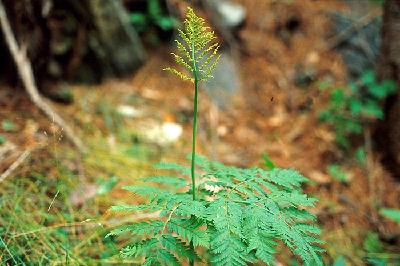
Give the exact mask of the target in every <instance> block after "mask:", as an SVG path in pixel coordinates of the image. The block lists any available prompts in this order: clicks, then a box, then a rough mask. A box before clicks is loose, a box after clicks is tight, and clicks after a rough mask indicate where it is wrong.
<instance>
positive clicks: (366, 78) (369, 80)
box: [361, 71, 375, 86]
mask: <svg viewBox="0 0 400 266" xmlns="http://www.w3.org/2000/svg"><path fill="white" fill-rule="evenodd" d="M361 81H362V82H363V84H364V85H367V86H371V85H373V84H375V74H374V72H372V71H366V72H364V73H363V74H362V76H361Z"/></svg>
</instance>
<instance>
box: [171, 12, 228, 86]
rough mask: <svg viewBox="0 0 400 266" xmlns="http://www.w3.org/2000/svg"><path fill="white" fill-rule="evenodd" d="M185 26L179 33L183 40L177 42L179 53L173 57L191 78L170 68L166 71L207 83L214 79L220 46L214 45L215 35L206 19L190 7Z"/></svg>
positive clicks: (186, 78) (185, 78) (184, 78)
mask: <svg viewBox="0 0 400 266" xmlns="http://www.w3.org/2000/svg"><path fill="white" fill-rule="evenodd" d="M183 24H184V29H183V30H179V31H178V32H179V36H180V38H181V40H175V42H176V46H177V49H178V53H177V54H176V53H172V55H173V57H174V60H175V62H176V63H177V64H178V65H180V66H182V67H183V68H185V69H186V70H187V71H188V72H189V73H190V74H191V77H189V76H188V75H186V74H184V73H182V72H181V71H179V70H177V69H175V68H171V67H168V68H165V69H164V70H166V71H169V72H171V73H172V74H174V75H177V76H178V77H180V78H181V79H183V80H190V81H192V82H195V81H207V80H208V79H210V78H212V73H213V71H214V69H215V68H216V66H217V64H218V61H219V58H220V55H218V49H219V45H218V43H213V41H214V40H215V39H216V37H215V34H214V32H213V31H210V28H209V27H206V26H205V21H204V19H203V18H201V17H198V16H197V15H196V14H195V13H194V11H193V9H192V8H190V7H189V8H188V10H187V13H186V19H185V21H184V22H183Z"/></svg>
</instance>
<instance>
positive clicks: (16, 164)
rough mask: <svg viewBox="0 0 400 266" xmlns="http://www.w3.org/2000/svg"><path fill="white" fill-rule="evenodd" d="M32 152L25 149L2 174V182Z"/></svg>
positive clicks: (0, 178)
mask: <svg viewBox="0 0 400 266" xmlns="http://www.w3.org/2000/svg"><path fill="white" fill-rule="evenodd" d="M30 154H31V150H30V149H28V150H25V151H24V152H23V153H22V154H21V155H20V156H19V157H18V158H17V160H15V161H14V162H13V163H12V164H11V165H10V167H8V169H7V170H6V171H5V172H4V173H3V174H2V175H1V176H0V183H1V182H3V181H4V180H5V179H6V178H7V177H8V176H9V175H11V174H12V173H13V172H14V171H15V169H17V168H18V167H19V166H20V165H21V164H22V163H23V162H24V161H25V160H26V158H28V156H29V155H30Z"/></svg>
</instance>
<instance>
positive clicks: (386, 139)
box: [378, 0, 400, 177]
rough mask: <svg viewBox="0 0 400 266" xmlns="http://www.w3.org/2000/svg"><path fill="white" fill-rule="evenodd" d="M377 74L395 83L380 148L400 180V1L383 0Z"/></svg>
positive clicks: (387, 105)
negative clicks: (395, 88) (395, 87)
mask: <svg viewBox="0 0 400 266" xmlns="http://www.w3.org/2000/svg"><path fill="white" fill-rule="evenodd" d="M378 75H379V77H380V78H381V79H392V80H395V81H396V84H397V89H398V91H397V94H396V95H393V96H391V97H389V99H388V100H387V102H386V106H385V112H386V118H385V121H384V123H382V127H381V130H380V138H381V141H380V144H381V146H382V147H381V148H382V149H383V150H385V151H386V153H387V154H386V157H387V158H386V161H387V163H388V166H389V168H391V170H392V171H393V173H394V174H395V176H396V177H400V0H386V1H385V4H384V14H383V24H382V46H381V55H380V62H379V67H378Z"/></svg>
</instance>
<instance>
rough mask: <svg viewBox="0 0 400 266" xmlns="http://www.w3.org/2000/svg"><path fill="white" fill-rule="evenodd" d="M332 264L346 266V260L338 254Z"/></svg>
mask: <svg viewBox="0 0 400 266" xmlns="http://www.w3.org/2000/svg"><path fill="white" fill-rule="evenodd" d="M333 266H346V260H345V259H344V257H343V256H339V257H338V258H337V259H336V260H335V262H334V263H333Z"/></svg>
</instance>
